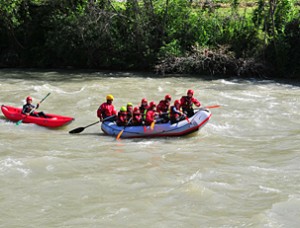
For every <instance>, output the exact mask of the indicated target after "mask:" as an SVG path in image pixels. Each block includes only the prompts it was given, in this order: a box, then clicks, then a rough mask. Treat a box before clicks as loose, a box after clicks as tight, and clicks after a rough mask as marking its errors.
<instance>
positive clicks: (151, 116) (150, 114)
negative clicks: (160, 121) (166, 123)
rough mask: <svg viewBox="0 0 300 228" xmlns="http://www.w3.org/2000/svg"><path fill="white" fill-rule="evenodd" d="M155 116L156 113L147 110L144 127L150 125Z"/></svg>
mask: <svg viewBox="0 0 300 228" xmlns="http://www.w3.org/2000/svg"><path fill="white" fill-rule="evenodd" d="M155 116H156V111H155V110H152V109H150V110H148V111H147V113H146V119H145V123H146V125H151V123H152V122H153V121H154V120H155Z"/></svg>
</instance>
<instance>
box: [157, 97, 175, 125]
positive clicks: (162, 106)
mask: <svg viewBox="0 0 300 228" xmlns="http://www.w3.org/2000/svg"><path fill="white" fill-rule="evenodd" d="M171 100H172V97H171V95H169V94H167V95H166V96H165V99H164V100H161V101H160V102H159V104H158V105H157V108H156V111H157V112H158V114H159V117H160V118H161V119H162V121H161V122H163V123H167V122H168V121H169V108H170V104H171V103H170V102H171Z"/></svg>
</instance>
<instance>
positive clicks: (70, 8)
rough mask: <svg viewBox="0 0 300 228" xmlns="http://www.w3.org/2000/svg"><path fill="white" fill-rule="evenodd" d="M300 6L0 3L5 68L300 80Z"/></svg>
mask: <svg viewBox="0 0 300 228" xmlns="http://www.w3.org/2000/svg"><path fill="white" fill-rule="evenodd" d="M299 15H300V14H299V2H297V1H296V0H269V1H264V0H258V2H248V1H246V0H243V1H240V0H225V1H221V0H126V1H125V0H124V1H118V0H0V25H1V26H0V67H44V68H49V67H55V68H58V67H70V66H71V67H80V68H97V69H111V70H116V69H118V70H122V69H123V70H155V71H156V72H159V73H191V74H194V73H195V74H199V75H201V74H206V75H207V74H209V75H222V76H234V75H235V76H240V77H248V76H251V77H255V76H257V77H262V78H264V77H281V78H293V79H299V78H300V64H299V63H300V16H299Z"/></svg>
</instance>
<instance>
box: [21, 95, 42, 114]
mask: <svg viewBox="0 0 300 228" xmlns="http://www.w3.org/2000/svg"><path fill="white" fill-rule="evenodd" d="M39 106H40V103H37V105H36V106H34V105H33V104H32V98H31V97H30V96H28V97H26V104H25V105H23V109H22V114H25V115H27V116H28V115H30V116H35V117H44V118H47V116H46V115H45V113H44V112H38V113H34V112H33V110H34V109H38V108H39Z"/></svg>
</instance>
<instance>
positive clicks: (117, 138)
mask: <svg viewBox="0 0 300 228" xmlns="http://www.w3.org/2000/svg"><path fill="white" fill-rule="evenodd" d="M131 120H132V117H131V118H130V119H129V121H128V123H127V125H129V124H130V123H131ZM124 130H125V126H124V128H123V130H122V131H120V132H119V134H118V135H117V137H116V140H119V139H120V137H121V135H122V134H123V132H124Z"/></svg>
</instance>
